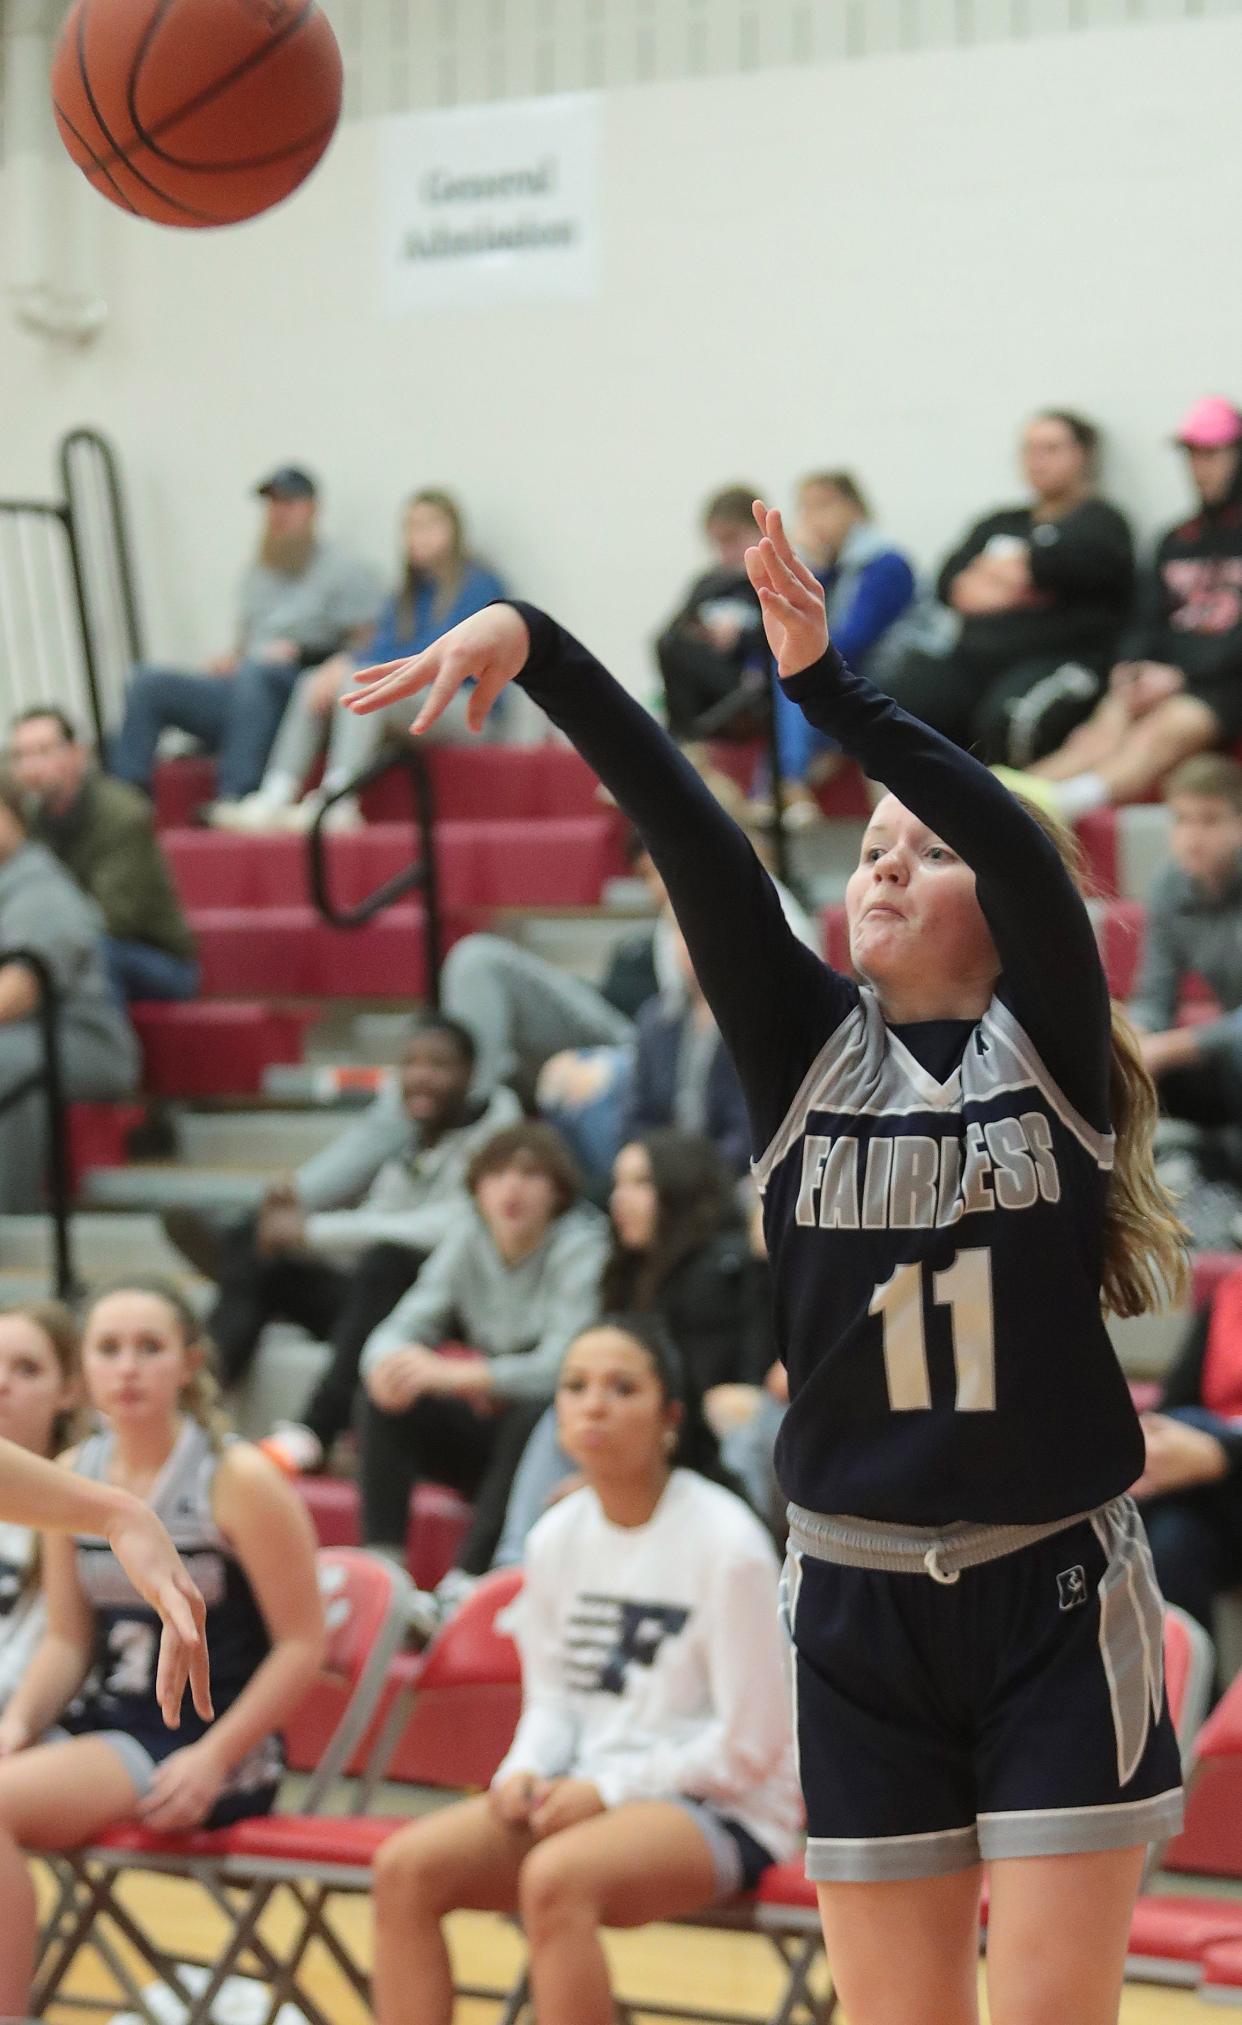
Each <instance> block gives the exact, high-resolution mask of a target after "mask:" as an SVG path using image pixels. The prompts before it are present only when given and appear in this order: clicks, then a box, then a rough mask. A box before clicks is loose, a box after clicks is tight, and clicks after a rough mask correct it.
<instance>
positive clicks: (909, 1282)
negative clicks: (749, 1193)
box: [754, 988, 1143, 1525]
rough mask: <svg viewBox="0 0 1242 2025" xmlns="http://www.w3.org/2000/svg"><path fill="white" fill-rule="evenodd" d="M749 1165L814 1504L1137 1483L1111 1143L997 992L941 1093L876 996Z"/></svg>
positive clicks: (861, 1504)
mask: <svg viewBox="0 0 1242 2025" xmlns="http://www.w3.org/2000/svg"><path fill="white" fill-rule="evenodd" d="M854 996H855V1003H854V1004H853V1007H852V1009H851V1010H850V1011H849V1012H848V1013H847V1015H846V1017H845V1019H844V1020H843V1021H842V1022H841V1024H840V1025H839V1026H838V1027H837V1029H836V1031H835V1032H834V1033H833V1034H832V1035H831V1037H830V1038H829V1040H828V1041H827V1043H826V1044H825V1046H824V1047H823V1049H822V1050H821V1052H820V1054H819V1055H818V1057H817V1058H816V1060H815V1061H814V1062H813V1064H812V1065H811V1068H810V1069H809V1071H808V1073H807V1075H806V1076H805V1078H804V1079H803V1083H802V1086H801V1088H800V1089H799V1091H798V1093H797V1095H796V1097H795V1098H794V1101H793V1103H792V1105H791V1106H790V1109H789V1112H788V1114H787V1116H786V1118H785V1121H784V1123H783V1125H782V1127H781V1129H780V1130H779V1131H778V1133H777V1134H776V1136H775V1138H774V1139H773V1141H772V1142H771V1144H770V1145H769V1146H768V1148H767V1149H766V1151H765V1152H764V1153H763V1155H762V1156H761V1158H760V1159H759V1160H757V1161H756V1162H755V1163H754V1173H755V1178H756V1181H757V1182H758V1185H759V1187H760V1190H761V1192H762V1194H763V1197H764V1225H765V1231H766V1235H767V1242H768V1249H769V1252H770V1254H771V1258H772V1263H773V1268H774V1271H773V1281H774V1285H775V1287H776V1290H777V1306H778V1314H777V1325H778V1339H779V1340H780V1341H781V1342H782V1344H783V1345H784V1346H785V1348H786V1354H787V1359H788V1364H789V1380H790V1407H789V1412H788V1414H787V1416H786V1419H785V1422H784V1425H783V1427H782V1430H781V1435H780V1440H779V1444H778V1449H777V1467H778V1473H779V1475H780V1480H781V1484H782V1487H783V1489H784V1490H785V1492H786V1494H787V1495H788V1496H789V1497H790V1498H792V1499H793V1500H794V1501H795V1502H797V1503H798V1504H800V1505H804V1506H806V1507H808V1508H809V1509H811V1510H812V1511H818V1512H826V1513H836V1514H845V1515H855V1516H858V1517H860V1518H871V1519H889V1520H892V1521H894V1522H897V1523H904V1524H909V1525H941V1524H948V1523H952V1522H953V1521H957V1520H975V1521H986V1522H991V1523H997V1524H1026V1523H1039V1522H1042V1521H1044V1520H1049V1519H1056V1518H1061V1517H1065V1516H1068V1515H1069V1514H1071V1513H1075V1512H1080V1511H1087V1510H1090V1509H1092V1508H1093V1507H1095V1506H1097V1505H1100V1504H1103V1503H1105V1502H1106V1501H1107V1500H1108V1499H1110V1498H1112V1497H1114V1496H1116V1495H1117V1494H1118V1493H1119V1492H1121V1491H1123V1490H1125V1489H1127V1488H1128V1487H1129V1485H1130V1484H1132V1483H1133V1482H1134V1480H1135V1478H1136V1477H1137V1476H1138V1474H1139V1472H1140V1470H1141V1469H1142V1466H1143V1442H1142V1436H1141V1431H1140V1428H1139V1425H1138V1421H1137V1418H1136V1415H1135V1413H1134V1410H1133V1407H1132V1405H1131V1403H1130V1398H1129V1393H1128V1389H1127V1387H1126V1383H1125V1380H1124V1378H1123V1376H1122V1373H1121V1370H1120V1367H1119V1365H1118V1363H1117V1360H1116V1357H1115V1355H1114V1353H1113V1349H1112V1345H1111V1343H1110V1341H1109V1337H1108V1334H1107V1331H1106V1330H1105V1327H1104V1323H1103V1320H1102V1316H1101V1309H1100V1275H1101V1266H1102V1239H1103V1228H1104V1212H1105V1202H1106V1195H1107V1189H1108V1180H1109V1173H1110V1170H1111V1166H1112V1158H1113V1142H1112V1138H1111V1135H1106V1134H1103V1133H1101V1132H1100V1131H1098V1130H1097V1129H1095V1128H1093V1127H1092V1126H1091V1125H1090V1124H1089V1123H1088V1122H1087V1121H1086V1120H1085V1119H1083V1118H1082V1117H1081V1116H1080V1115H1079V1114H1078V1113H1077V1112H1076V1111H1075V1109H1074V1107H1073V1106H1072V1105H1071V1104H1070V1103H1069V1101H1068V1100H1067V1099H1066V1097H1065V1096H1064V1095H1063V1093H1062V1092H1061V1091H1060V1090H1059V1089H1058V1087H1057V1085H1056V1083H1055V1082H1054V1080H1053V1078H1052V1077H1051V1075H1050V1074H1049V1072H1048V1070H1047V1069H1046V1067H1045V1066H1044V1064H1043V1063H1042V1061H1041V1060H1040V1058H1039V1056H1038V1054H1037V1052H1036V1050H1035V1048H1034V1047H1033V1045H1032V1043H1031V1041H1030V1039H1029V1037H1028V1036H1027V1034H1026V1033H1025V1032H1024V1031H1023V1029H1022V1027H1021V1025H1020V1024H1019V1022H1018V1020H1017V1019H1016V1018H1015V1016H1014V1014H1013V1012H1012V1011H1011V1010H1010V1009H1009V1007H1008V1006H1007V1005H1005V1004H1004V1003H1003V1002H1002V1000H1001V999H1000V998H999V997H994V998H993V1000H992V1002H991V1004H990V1005H989V1007H988V1009H987V1011H986V1013H985V1014H984V1015H983V1017H982V1018H981V1019H980V1020H979V1021H977V1022H975V1023H973V1024H972V1023H969V1022H965V1021H963V1022H960V1023H955V1025H957V1026H959V1028H960V1032H961V1034H962V1037H963V1041H964V1045H963V1047H962V1051H961V1055H960V1059H959V1060H958V1062H957V1065H956V1067H954V1068H953V1069H952V1072H951V1073H950V1074H949V1075H948V1076H947V1077H946V1079H945V1080H944V1081H938V1080H937V1079H936V1078H935V1076H933V1075H932V1074H930V1073H929V1072H928V1071H927V1070H926V1069H925V1068H924V1067H923V1066H922V1065H921V1064H920V1062H919V1061H918V1060H916V1058H915V1056H914V1055H913V1054H912V1053H911V1052H910V1049H909V1048H908V1047H907V1046H906V1045H905V1043H904V1042H903V1040H902V1039H901V1036H900V1033H899V1032H895V1031H893V1030H892V1029H890V1028H889V1027H888V1026H886V1024H885V1021H884V1018H883V1016H882V1014H881V1012H880V1008H879V1006H878V1004H877V1002H876V999H875V998H874V996H873V995H872V993H871V992H870V991H869V990H867V989H865V988H864V989H862V990H856V989H855V993H854Z"/></svg>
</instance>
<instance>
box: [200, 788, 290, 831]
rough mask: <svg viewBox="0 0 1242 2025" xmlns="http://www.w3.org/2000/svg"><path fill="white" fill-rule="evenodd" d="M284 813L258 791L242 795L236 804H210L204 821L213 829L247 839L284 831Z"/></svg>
mask: <svg viewBox="0 0 1242 2025" xmlns="http://www.w3.org/2000/svg"><path fill="white" fill-rule="evenodd" d="M286 813H287V811H286V810H285V809H284V808H283V807H282V806H281V804H280V803H279V802H274V801H272V799H271V798H270V796H268V795H265V794H264V793H263V792H262V790H261V789H260V788H256V789H255V791H254V793H253V794H252V795H243V797H242V799H241V801H239V802H212V803H211V805H210V807H209V808H208V810H207V821H208V823H209V824H210V826H211V828H212V829H213V830H229V831H232V832H233V833H234V834H235V835H241V836H250V837H266V836H274V835H275V834H276V833H277V831H279V830H281V829H283V828H284V826H285V825H284V818H285V815H286Z"/></svg>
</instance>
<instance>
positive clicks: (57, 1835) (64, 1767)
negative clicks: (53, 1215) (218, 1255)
mask: <svg viewBox="0 0 1242 2025" xmlns="http://www.w3.org/2000/svg"><path fill="white" fill-rule="evenodd" d="M206 1355H207V1352H206V1346H205V1344H204V1343H203V1341H202V1337H201V1331H200V1327H199V1323H198V1321H197V1318H196V1317H195V1315H194V1314H193V1312H192V1310H190V1309H189V1308H188V1307H187V1306H186V1305H185V1303H184V1302H183V1301H182V1299H181V1297H180V1296H179V1295H178V1294H177V1293H176V1292H175V1290H174V1289H172V1288H171V1287H165V1286H163V1285H162V1284H161V1283H159V1282H156V1281H149V1282H143V1283H137V1282H131V1283H130V1284H128V1285H126V1286H123V1287H119V1288H117V1289H116V1290H114V1291H113V1292H111V1293H107V1294H104V1295H102V1296H100V1297H99V1298H98V1299H97V1300H96V1301H95V1302H94V1304H93V1306H92V1307H91V1308H90V1310H89V1312H88V1314H87V1318H86V1323H85V1328H84V1332H83V1342H82V1371H83V1383H84V1390H85V1396H86V1404H87V1405H88V1406H89V1407H90V1408H91V1409H93V1411H94V1413H95V1414H96V1415H97V1416H98V1417H99V1422H100V1428H99V1432H97V1433H95V1434H92V1435H90V1436H88V1437H87V1439H86V1440H85V1441H84V1442H82V1443H81V1445H80V1446H79V1447H78V1448H77V1449H75V1450H71V1451H70V1452H69V1454H68V1455H67V1456H66V1457H65V1458H64V1461H65V1462H66V1464H67V1465H68V1467H69V1468H71V1469H72V1470H73V1471H74V1472H75V1473H76V1475H77V1476H78V1477H80V1478H84V1479H86V1480H87V1481H88V1482H90V1483H93V1484H97V1485H100V1486H103V1487H118V1488H119V1489H121V1490H122V1491H124V1492H127V1493H129V1494H130V1495H131V1496H133V1497H135V1498H138V1499H141V1500H142V1501H143V1502H144V1503H145V1504H146V1505H147V1506H149V1507H150V1509H151V1510H152V1511H153V1512H154V1513H155V1514H156V1516H157V1517H158V1518H159V1519H161V1520H162V1521H163V1523H164V1525H165V1526H166V1527H167V1529H168V1532H169V1534H170V1535H171V1537H172V1539H173V1541H174V1543H175V1545H177V1546H178V1547H179V1548H180V1550H181V1552H182V1554H183V1555H184V1557H185V1559H186V1562H187V1565H188V1566H189V1568H190V1570H191V1572H192V1573H193V1575H194V1577H195V1579H196V1581H197V1583H198V1585H199V1587H200V1588H201V1590H202V1593H203V1596H204V1598H205V1599H206V1620H205V1639H206V1650H207V1655H208V1658H209V1660H210V1664H211V1671H212V1679H213V1688H214V1696H215V1718H214V1720H207V1719H205V1718H204V1716H203V1714H202V1713H201V1712H200V1711H199V1710H197V1709H196V1710H195V1711H194V1712H193V1713H191V1714H187V1717H186V1720H185V1722H184V1725H183V1727H182V1729H181V1730H180V1731H179V1732H174V1731H169V1730H168V1729H167V1728H166V1727H165V1725H164V1722H163V1719H162V1717H161V1713H160V1708H159V1704H158V1699H157V1672H156V1647H157V1631H158V1627H157V1624H156V1621H155V1618H154V1615H153V1613H152V1611H151V1610H150V1608H149V1607H148V1606H147V1605H146V1604H145V1603H144V1602H143V1600H142V1598H141V1596H140V1595H139V1594H138V1593H137V1591H136V1590H135V1588H134V1586H133V1584H132V1583H131V1581H130V1580H129V1577H128V1576H127V1574H126V1573H125V1570H124V1568H123V1567H122V1566H120V1565H119V1562H118V1556H117V1555H116V1553H115V1552H114V1550H113V1547H112V1546H111V1545H110V1544H109V1542H108V1540H106V1539H104V1538H100V1537H98V1536H97V1535H94V1534H92V1533H90V1532H86V1531H83V1532H80V1533H78V1534H77V1535H76V1536H75V1537H74V1538H73V1539H63V1538H55V1539H53V1538H49V1539H48V1540H47V1541H46V1542H45V1543H44V1563H45V1572H44V1587H45V1596H46V1608H47V1628H46V1631H45V1634H44V1637H43V1639H42V1641H41V1643H40V1645H39V1647H38V1650H37V1651H36V1652H35V1654H34V1656H33V1658H32V1660H31V1662H30V1665H29V1667H28V1668H27V1670H26V1673H25V1675H24V1677H23V1679H22V1681H21V1683H20V1685H19V1686H18V1687H17V1688H16V1689H15V1691H14V1693H13V1695H12V1698H11V1700H10V1702H9V1705H8V1708H7V1710H6V1712H5V1715H4V1718H3V1723H2V1724H0V1742H2V1744H3V1748H4V1750H5V1752H6V1754H7V1755H6V1756H5V1758H4V1761H3V1762H0V1904H3V1906H4V1908H5V1913H6V1917H5V1919H4V1921H3V1922H0V2016H5V2015H8V2014H18V2015H21V2014H23V2013H24V2012H25V2010H26V2008H27V1996H28V1990H29V1982H30V1975H31V1969H32V1963H33V1955H34V1946H35V1933H36V1920H35V1900H34V1892H33V1888H32V1886H31V1884H30V1881H29V1879H28V1877H27V1875H26V1869H25V1861H24V1852H26V1851H51V1850H59V1849H73V1848H76V1847H78V1846H79V1845H81V1844H82V1843H84V1842H89V1841H90V1839H91V1838H92V1837H93V1836H95V1835H97V1834H99V1833H100V1831H101V1830H103V1829H105V1828H108V1827H112V1826H113V1825H115V1824H116V1823H118V1822H121V1821H132V1820H137V1821H140V1822H141V1823H142V1824H143V1825H144V1826H146V1827H148V1828H153V1829H159V1830H178V1829H189V1828H194V1827H198V1826H202V1825H207V1826H220V1825H223V1824H224V1823H226V1822H228V1821H234V1820H237V1819H239V1818H240V1817H242V1816H244V1815H247V1814H256V1813H262V1812H265V1811H266V1810H267V1809H268V1808H269V1807H270V1806H271V1804H272V1800H273V1798H274V1796H275V1791H276V1785H277V1781H278V1779H279V1776H280V1770H281V1751H280V1745H279V1740H278V1736H277V1731H278V1729H279V1727H280V1725H281V1724H282V1723H283V1722H284V1721H285V1720H286V1719H287V1717H288V1716H289V1715H290V1714H291V1712H292V1711H293V1709H294V1708H295V1707H296V1705H297V1703H298V1701H299V1700H300V1699H301V1697H302V1695H303V1693H304V1692H305V1690H306V1689H307V1687H309V1685H310V1683H311V1681H312V1680H313V1678H314V1675H315V1672H316V1669H317V1667H318V1665H319V1663H320V1658H321V1655H322V1651H323V1616H322V1609H321V1605H320V1600H319V1591H318V1586H317V1583H316V1579H315V1551H314V1538H313V1535H312V1531H311V1526H310V1521H309V1519H308V1517H307V1514H306V1510H305V1507H304V1505H303V1504H302V1502H301V1500H300V1499H299V1498H298V1496H297V1494H296V1492H295V1491H294V1490H293V1489H292V1488H291V1486H290V1485H289V1484H288V1483H287V1482H286V1480H285V1479H284V1477H283V1476H282V1475H281V1474H280V1472H279V1471H278V1470H277V1469H276V1468H275V1467H274V1465H272V1464H271V1463H269V1462H268V1461H267V1460H266V1458H265V1457H263V1456H261V1455H260V1454H259V1453H258V1451H257V1450H255V1449H254V1448H252V1447H250V1446H248V1445H247V1444H245V1443H243V1442H239V1441H234V1440H231V1439H230V1438H229V1437H227V1436H226V1435H225V1434H224V1433H223V1432H222V1429H221V1425H220V1422H219V1419H218V1416H217V1415H216V1413H215V1411H214V1406H213V1399H214V1384H213V1382H212V1380H211V1378H210V1374H209V1372H208V1370H207V1368H206ZM52 1725H57V1727H55V1728H54V1729H53V1728H51V1726H52Z"/></svg>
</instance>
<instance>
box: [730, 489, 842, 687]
mask: <svg viewBox="0 0 1242 2025" xmlns="http://www.w3.org/2000/svg"><path fill="white" fill-rule="evenodd" d="M754 514H755V526H756V527H757V528H758V529H759V534H760V537H761V539H760V540H759V542H758V543H757V544H756V546H755V547H754V548H748V549H747V551H746V574H747V576H748V577H749V578H750V581H751V583H752V584H753V585H754V587H755V590H756V591H757V593H758V596H759V603H760V605H761V606H762V608H763V630H764V632H765V634H766V635H767V641H768V645H769V647H770V648H771V649H772V652H773V653H774V654H775V656H776V672H777V674H778V675H781V676H790V675H800V674H801V673H802V670H803V669H804V668H813V667H814V666H815V663H816V662H817V661H820V660H822V659H823V657H824V655H825V653H826V652H827V651H828V620H827V616H826V614H825V611H824V588H823V585H822V584H821V583H820V582H819V581H818V579H817V578H816V577H815V576H814V574H813V573H812V572H811V571H810V570H809V569H808V568H807V566H806V564H805V563H804V562H802V561H800V559H799V558H798V557H797V556H796V555H795V554H794V552H793V549H792V548H791V547H790V544H789V536H788V535H787V534H786V532H785V528H784V523H783V522H782V520H781V516H780V514H779V512H778V511H777V509H776V507H774V506H765V505H764V503H763V501H762V500H761V499H757V500H756V501H755V505H754Z"/></svg>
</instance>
